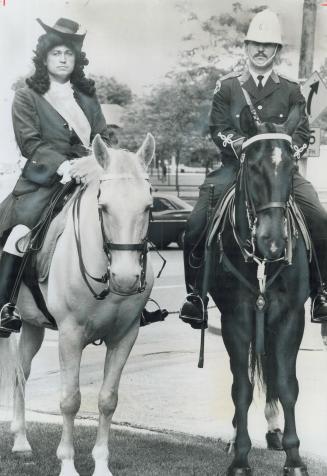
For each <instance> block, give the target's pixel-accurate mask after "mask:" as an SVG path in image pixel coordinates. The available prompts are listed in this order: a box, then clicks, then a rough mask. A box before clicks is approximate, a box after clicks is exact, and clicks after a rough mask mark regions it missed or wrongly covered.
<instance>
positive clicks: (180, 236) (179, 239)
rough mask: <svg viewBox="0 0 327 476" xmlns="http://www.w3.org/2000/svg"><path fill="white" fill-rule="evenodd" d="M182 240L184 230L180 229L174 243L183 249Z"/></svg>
mask: <svg viewBox="0 0 327 476" xmlns="http://www.w3.org/2000/svg"><path fill="white" fill-rule="evenodd" d="M184 240H185V230H183V231H181V232H180V234H179V235H178V237H177V241H176V243H177V244H178V246H179V248H180V249H181V250H182V249H184Z"/></svg>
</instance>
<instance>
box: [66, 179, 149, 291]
mask: <svg viewBox="0 0 327 476" xmlns="http://www.w3.org/2000/svg"><path fill="white" fill-rule="evenodd" d="M138 177H139V176H138ZM141 177H142V178H143V179H144V180H147V181H149V176H148V174H146V173H144V174H143V175H142V176H141ZM115 179H127V180H129V179H135V177H134V176H133V175H130V174H113V173H112V174H111V173H108V174H103V175H101V177H100V185H99V189H98V193H97V203H98V214H99V222H100V228H101V235H102V242H103V245H102V246H103V251H104V253H105V255H106V257H107V260H108V267H107V271H106V273H105V274H104V275H103V276H102V277H100V278H97V277H94V276H92V275H91V274H90V273H89V272H88V271H87V269H86V267H85V265H84V262H83V258H82V247H81V234H80V205H81V198H82V195H83V193H84V191H85V189H86V187H85V186H84V187H82V188H81V189H80V191H79V193H78V194H77V196H76V199H75V201H74V204H73V223H74V234H75V242H76V247H77V252H78V259H79V267H80V271H81V274H82V277H83V280H84V282H85V284H86V285H87V287H88V289H89V290H90V291H91V293H92V294H93V297H94V298H95V299H97V300H103V299H105V297H106V296H108V294H109V293H113V294H117V295H119V296H132V295H134V294H140V293H143V292H144V290H145V288H146V284H147V283H146V268H147V253H148V237H147V234H146V236H145V237H144V238H143V239H142V240H141V241H140V242H139V243H113V242H112V241H111V240H110V239H109V238H108V237H107V235H106V232H105V227H104V220H103V211H102V207H101V205H100V203H99V198H100V196H101V183H102V182H106V181H109V180H115ZM150 220H151V213H149V223H150ZM148 228H149V227H148ZM148 228H147V233H148ZM116 250H117V251H136V252H139V253H140V265H141V273H140V278H139V286H138V288H137V289H136V290H135V291H133V292H131V293H123V292H118V291H115V290H113V289H112V288H111V287H110V277H111V270H110V267H111V261H112V254H111V253H112V251H116ZM88 278H91V279H93V280H94V281H96V282H98V283H103V284H106V287H105V289H104V290H102V291H101V292H100V293H97V292H96V291H95V290H94V289H93V287H92V286H91V284H90V282H89V280H88Z"/></svg>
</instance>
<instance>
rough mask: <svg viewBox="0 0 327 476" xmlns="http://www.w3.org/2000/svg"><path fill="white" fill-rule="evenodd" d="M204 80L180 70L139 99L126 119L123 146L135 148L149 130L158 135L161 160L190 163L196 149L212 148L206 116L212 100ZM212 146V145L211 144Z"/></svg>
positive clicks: (158, 151)
mask: <svg viewBox="0 0 327 476" xmlns="http://www.w3.org/2000/svg"><path fill="white" fill-rule="evenodd" d="M206 95H207V91H206V89H205V88H204V87H203V81H202V80H199V79H197V78H192V76H190V75H188V74H187V73H180V74H179V75H175V77H174V78H170V80H169V81H168V82H165V83H162V84H160V85H158V86H156V87H155V88H153V89H152V91H151V92H150V94H149V95H148V96H147V97H144V98H142V99H140V100H139V101H136V102H135V103H134V104H133V106H132V107H131V108H129V111H128V114H127V115H126V118H125V128H124V136H123V139H122V145H123V146H126V147H127V148H131V149H133V148H135V147H136V146H137V144H138V143H141V141H142V139H143V137H144V134H145V133H146V132H148V131H150V132H152V134H153V135H154V136H155V138H156V151H157V156H158V158H159V159H160V160H162V159H166V158H168V159H170V158H171V157H172V156H174V157H175V158H176V163H177V164H179V162H181V161H183V162H184V163H188V162H189V161H190V158H191V156H192V154H193V153H194V151H196V150H197V149H203V148H205V149H208V140H207V139H206V136H207V132H208V131H207V127H206V123H207V120H206V116H207V113H208V110H209V107H210V101H208V99H207V98H206ZM209 148H210V146H209Z"/></svg>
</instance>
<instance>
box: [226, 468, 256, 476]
mask: <svg viewBox="0 0 327 476" xmlns="http://www.w3.org/2000/svg"><path fill="white" fill-rule="evenodd" d="M227 476H252V470H251V468H249V467H248V466H247V467H245V468H236V467H235V466H230V467H229V468H228V471H227Z"/></svg>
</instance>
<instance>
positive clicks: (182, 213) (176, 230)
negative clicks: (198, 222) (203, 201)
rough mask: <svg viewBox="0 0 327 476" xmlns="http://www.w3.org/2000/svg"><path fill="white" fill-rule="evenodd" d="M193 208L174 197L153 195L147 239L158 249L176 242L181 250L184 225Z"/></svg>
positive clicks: (160, 194) (159, 194) (157, 193)
mask: <svg viewBox="0 0 327 476" xmlns="http://www.w3.org/2000/svg"><path fill="white" fill-rule="evenodd" d="M192 209H193V207H192V206H191V205H189V204H188V203H186V202H185V201H184V200H181V199H180V198H179V197H176V196H175V195H168V194H162V193H159V192H156V193H154V196H153V209H152V216H153V221H152V222H151V223H150V228H149V239H150V241H152V243H154V244H155V245H156V246H157V247H158V248H165V247H166V246H168V245H169V244H170V243H174V242H176V243H177V244H178V246H179V247H180V248H183V244H184V235H185V225H186V222H187V219H188V217H189V216H190V213H191V211H192Z"/></svg>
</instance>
